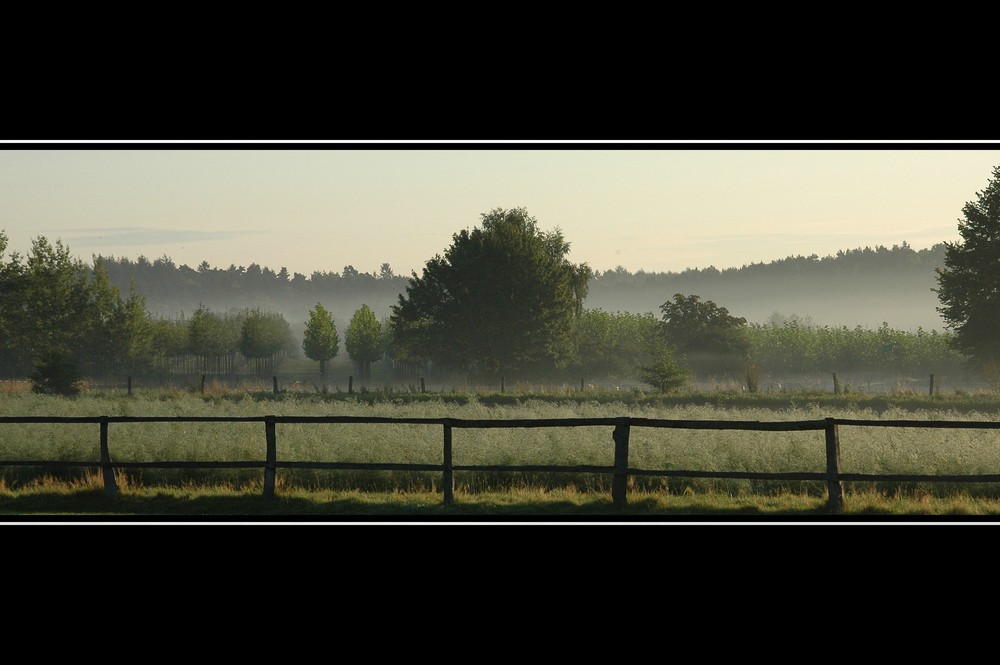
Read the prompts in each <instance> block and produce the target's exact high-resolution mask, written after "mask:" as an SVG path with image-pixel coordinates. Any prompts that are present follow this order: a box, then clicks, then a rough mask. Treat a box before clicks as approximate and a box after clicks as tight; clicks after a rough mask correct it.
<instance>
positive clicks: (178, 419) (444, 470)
mask: <svg viewBox="0 0 1000 665" xmlns="http://www.w3.org/2000/svg"><path fill="white" fill-rule="evenodd" d="M15 423H28V424H34V423H37V424H65V425H73V424H96V425H99V427H100V459H99V460H96V461H65V460H0V466H12V467H13V466H34V467H51V468H100V469H101V471H102V476H103V479H104V486H105V492H106V493H107V495H108V496H110V497H114V496H117V495H118V484H117V480H116V478H115V470H116V469H262V470H263V473H264V496H265V497H273V496H274V491H275V475H276V472H277V469H332V470H362V471H430V472H440V473H441V474H442V491H443V495H444V502H445V503H452V502H453V501H454V486H455V481H454V473H455V472H456V471H506V472H567V473H603V474H610V475H611V476H612V492H611V493H612V500H613V501H614V503H615V504H617V505H627V503H628V497H627V492H628V479H629V477H630V476H662V477H669V478H717V479H740V480H794V481H825V482H826V483H827V494H828V498H827V506H828V508H829V510H830V511H831V512H839V511H841V510H842V509H843V504H844V498H843V495H844V492H843V483H844V482H854V481H890V482H891V481H899V482H949V483H954V482H959V483H961V482H981V483H996V482H1000V474H961V475H959V474H948V475H943V474H941V475H939V474H870V473H844V472H842V471H841V467H840V434H839V427H840V426H841V425H845V426H853V427H918V428H940V429H1000V422H998V421H967V420H861V419H850V418H823V419H819V420H795V421H758V420H672V419H657V418H633V417H609V418H523V419H495V420H469V419H460V418H414V417H403V418H391V417H370V416H243V417H236V416H0V425H3V424H15ZM112 423H263V425H264V442H265V458H264V460H263V461H259V460H258V461H254V460H248V461H238V462H232V461H229V462H215V461H176V460H175V461H169V460H168V461H151V462H124V461H114V460H112V458H111V452H110V449H109V445H108V430H109V426H110V425H111V424H112ZM279 424H363V425H379V424H393V425H431V426H433V425H436V426H440V427H442V428H443V446H442V463H441V464H416V463H406V462H398V463H385V462H379V463H368V462H309V461H278V459H277V431H276V426H277V425H279ZM545 427H612V428H614V429H613V431H612V434H611V440H612V442H613V444H614V464H612V465H609V466H603V465H549V464H520V465H518V464H514V465H511V464H506V465H501V464H465V465H462V464H455V463H454V459H453V451H452V430H454V429H456V428H458V429H496V428H506V429H516V428H545ZM633 427H648V428H655V429H691V430H745V431H758V432H803V431H822V432H824V442H825V445H826V469H825V470H824V471H817V472H808V471H795V472H778V473H774V472H772V473H763V472H751V471H695V470H676V469H637V468H631V467H629V465H628V457H629V452H628V451H629V436H630V431H631V428H633Z"/></svg>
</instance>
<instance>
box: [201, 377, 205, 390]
mask: <svg viewBox="0 0 1000 665" xmlns="http://www.w3.org/2000/svg"><path fill="white" fill-rule="evenodd" d="M201 392H205V375H204V374H202V375H201Z"/></svg>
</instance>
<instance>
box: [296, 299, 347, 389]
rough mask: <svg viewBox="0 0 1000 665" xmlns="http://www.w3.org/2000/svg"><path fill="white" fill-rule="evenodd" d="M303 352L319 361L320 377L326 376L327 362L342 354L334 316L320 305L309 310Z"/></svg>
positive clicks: (317, 304)
mask: <svg viewBox="0 0 1000 665" xmlns="http://www.w3.org/2000/svg"><path fill="white" fill-rule="evenodd" d="M302 350H303V351H305V354H306V357H307V358H309V359H310V360H318V361H319V373H320V376H323V375H325V374H326V361H328V360H331V359H333V358H335V357H336V356H337V353H339V352H340V336H339V335H338V334H337V325H336V324H335V323H334V321H333V315H331V314H330V312H328V311H327V310H326V308H325V307H323V305H321V304H320V303H316V306H315V307H313V308H312V309H310V310H309V320H308V321H306V329H305V333H304V334H303V339H302Z"/></svg>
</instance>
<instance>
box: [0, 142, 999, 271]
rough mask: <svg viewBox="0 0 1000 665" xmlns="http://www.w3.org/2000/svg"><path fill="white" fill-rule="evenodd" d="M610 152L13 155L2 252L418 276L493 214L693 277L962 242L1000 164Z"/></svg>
mask: <svg viewBox="0 0 1000 665" xmlns="http://www.w3.org/2000/svg"><path fill="white" fill-rule="evenodd" d="M772 145H773V144H772ZM611 146H612V147H610V148H609V149H595V147H594V146H593V145H592V144H584V145H576V146H574V145H572V144H570V145H566V146H565V147H557V148H553V147H551V146H549V147H537V148H535V147H533V148H529V149H514V148H512V147H507V146H505V145H504V144H496V145H495V146H491V147H488V148H476V149H472V148H462V147H461V144H458V145H457V146H456V145H455V144H445V145H441V144H435V145H427V144H419V143H416V144H411V145H410V146H408V147H407V148H406V149H373V148H372V147H371V146H369V147H368V148H367V149H366V148H364V147H362V148H360V149H359V147H358V146H357V145H353V144H332V145H331V144H323V145H321V146H318V147H317V146H316V145H313V146H312V147H310V148H309V149H297V147H298V146H297V145H296V144H282V143H278V144H276V145H269V146H263V145H260V144H250V145H245V144H232V145H231V146H230V145H227V146H223V147H222V148H221V149H220V148H219V147H218V144H213V147H212V148H211V149H190V148H185V149H179V146H177V145H176V144H169V143H168V144H165V145H164V146H163V147H162V148H159V147H154V148H152V149H147V148H142V149H122V146H121V145H120V144H79V145H74V146H72V147H70V148H69V149H39V148H38V147H35V146H32V147H27V148H26V147H25V146H23V145H21V144H17V143H5V144H0V230H3V231H5V232H6V233H7V235H8V237H9V239H10V247H9V250H8V251H20V252H21V253H22V254H25V253H26V252H27V251H28V250H29V248H30V245H31V240H32V239H33V238H35V237H37V236H45V237H46V238H48V239H49V240H51V241H55V240H57V239H60V240H62V241H63V243H65V244H67V245H68V246H69V247H70V250H71V251H72V252H73V254H75V255H77V256H79V257H80V258H82V259H83V260H85V261H87V262H88V263H89V262H90V260H91V258H92V256H93V255H95V254H101V255H104V256H116V257H122V256H124V257H128V258H130V259H133V260H134V259H135V258H137V257H138V256H139V255H145V256H146V257H147V258H149V259H150V260H153V259H156V258H158V257H160V256H163V255H164V254H166V255H167V256H169V257H171V258H172V259H173V260H174V261H175V262H176V263H177V264H178V265H180V264H187V265H189V266H191V267H192V268H196V267H197V266H198V264H200V263H201V262H202V261H208V263H209V264H211V265H212V266H213V267H220V268H226V267H228V266H229V265H230V264H235V265H237V266H239V265H243V266H246V265H249V264H250V263H257V264H259V265H261V266H268V267H270V268H272V269H274V270H278V269H280V268H281V267H286V268H287V269H288V270H289V272H293V273H294V272H300V273H303V274H305V275H307V276H308V275H310V274H311V273H312V272H313V271H315V270H321V271H334V272H340V271H341V270H342V269H343V268H344V266H346V265H353V266H354V267H355V268H356V269H358V270H359V271H361V272H377V270H378V268H379V266H380V265H381V264H382V263H389V264H390V265H391V266H392V268H393V270H394V271H395V272H396V273H397V274H403V275H409V273H410V271H411V270H416V271H417V272H418V273H419V272H420V270H421V269H422V268H423V265H424V263H425V262H426V261H427V260H428V259H430V258H431V257H433V256H434V255H435V254H438V253H443V252H444V250H445V249H446V248H447V247H448V246H449V245H450V244H451V239H452V234H454V233H456V232H458V231H460V230H462V229H466V228H472V227H475V226H477V225H478V224H479V221H480V214H481V213H484V212H487V211H489V210H491V209H493V208H498V207H499V208H514V207H525V208H527V210H528V212H529V214H531V215H532V216H534V217H535V218H536V219H537V220H538V223H539V226H540V227H541V228H542V229H546V230H551V229H553V228H555V227H559V228H560V229H562V231H563V234H564V236H565V238H566V239H567V240H568V241H569V242H570V244H571V253H570V259H571V260H572V261H574V262H586V263H588V264H589V265H590V266H591V267H592V268H594V269H597V270H601V271H604V270H608V269H612V268H614V267H616V266H618V265H621V266H624V267H625V268H627V269H628V270H631V271H635V270H639V269H643V270H646V271H650V272H662V271H680V270H683V269H685V268H704V267H707V266H710V265H712V266H715V267H717V268H726V267H739V266H742V265H744V264H748V263H753V262H761V261H765V262H767V261H771V260H775V259H780V258H785V257H786V256H790V255H796V254H803V255H809V254H813V253H815V254H819V255H820V256H826V255H828V254H834V253H836V252H837V250H841V249H854V248H857V247H865V246H872V247H874V246H875V245H879V244H882V245H886V246H892V245H894V244H900V243H902V242H903V241H906V242H908V243H909V244H910V245H911V246H912V247H913V248H914V249H921V248H924V247H929V246H931V245H933V244H935V243H938V242H942V241H945V240H957V239H959V236H958V232H957V225H958V219H959V218H960V217H961V211H962V206H963V205H964V204H965V203H966V202H967V201H971V200H974V199H975V196H976V193H977V192H978V191H981V190H982V189H983V188H985V187H986V185H987V184H988V182H989V179H990V177H991V176H992V172H993V168H994V167H995V166H998V165H1000V143H996V144H985V146H986V148H987V149H983V146H984V144H983V143H977V144H975V146H976V147H975V148H972V147H960V148H958V149H953V148H948V149H941V148H939V147H935V146H934V145H933V144H930V143H911V144H902V147H903V148H905V149H897V148H895V147H893V148H889V149H886V148H877V149H872V148H865V149H843V148H842V147H841V148H837V144H830V145H824V144H814V143H813V144H788V145H787V147H786V146H785V145H782V146H781V148H779V149H774V148H764V147H761V146H760V145H759V144H754V143H746V144H742V145H739V146H738V147H736V148H730V149H710V148H707V147H705V146H704V145H702V146H701V147H699V148H692V147H690V145H688V144H680V143H677V144H655V145H647V146H644V147H642V148H640V149H636V147H635V146H634V145H632V146H628V145H626V146H622V145H616V144H611ZM906 146H909V147H906ZM994 146H995V149H994ZM650 148H652V149H650ZM914 148H918V149H914Z"/></svg>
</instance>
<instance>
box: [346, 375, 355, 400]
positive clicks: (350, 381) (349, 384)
mask: <svg viewBox="0 0 1000 665" xmlns="http://www.w3.org/2000/svg"><path fill="white" fill-rule="evenodd" d="M353 392H354V377H353V376H349V377H347V394H348V395H350V394H351V393H353Z"/></svg>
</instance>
